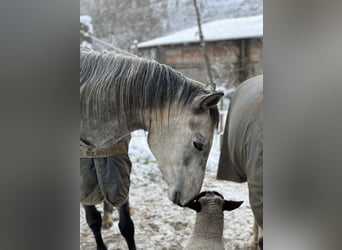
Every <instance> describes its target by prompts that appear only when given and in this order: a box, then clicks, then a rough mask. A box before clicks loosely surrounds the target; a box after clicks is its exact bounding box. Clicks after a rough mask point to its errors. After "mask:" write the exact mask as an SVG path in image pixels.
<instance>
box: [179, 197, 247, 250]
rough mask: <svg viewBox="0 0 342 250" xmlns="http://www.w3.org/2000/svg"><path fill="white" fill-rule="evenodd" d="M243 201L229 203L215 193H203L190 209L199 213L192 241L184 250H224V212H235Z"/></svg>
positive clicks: (190, 205)
mask: <svg viewBox="0 0 342 250" xmlns="http://www.w3.org/2000/svg"><path fill="white" fill-rule="evenodd" d="M242 203H243V202H242V201H227V200H225V199H224V198H223V196H222V195H221V194H219V193H218V192H215V191H205V192H201V193H200V194H199V195H198V196H197V197H196V198H195V199H194V200H193V201H191V202H189V203H188V204H187V205H186V207H189V208H191V209H193V210H195V211H196V212H197V214H196V223H195V227H194V229H193V232H192V236H191V239H190V241H189V243H188V244H187V245H186V247H185V248H184V250H201V249H205V250H209V249H210V250H224V245H223V238H222V235H223V211H224V210H228V211H231V210H234V209H236V208H238V207H240V205H241V204H242Z"/></svg>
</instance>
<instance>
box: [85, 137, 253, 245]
mask: <svg viewBox="0 0 342 250" xmlns="http://www.w3.org/2000/svg"><path fill="white" fill-rule="evenodd" d="M217 138H218V137H217V136H216V137H215V141H214V145H213V149H212V151H211V153H210V156H209V160H208V167H207V170H206V175H205V179H204V183H203V187H202V190H215V191H218V192H220V193H221V194H222V195H223V196H224V197H225V199H232V200H240V201H244V203H243V204H242V206H241V207H240V208H238V209H236V210H234V211H231V212H228V211H225V218H224V232H223V238H224V243H225V247H226V249H237V250H239V249H241V250H242V249H248V244H249V241H250V239H251V236H252V228H253V222H254V220H253V215H252V212H251V210H250V204H249V202H248V190H247V185H246V184H238V183H233V182H228V181H219V180H216V170H217V163H218V158H219V147H218V139H217ZM129 153H130V155H131V159H132V163H133V169H132V174H131V188H130V206H131V207H132V210H133V214H132V219H133V222H134V225H135V240H136V245H137V249H144V250H145V249H162V250H164V249H165V250H166V249H170V250H176V249H182V248H183V247H184V246H185V245H186V244H187V242H188V240H189V239H190V236H191V232H192V229H193V226H194V223H195V212H194V211H192V210H190V209H187V208H181V207H178V206H176V205H174V204H172V202H170V201H169V200H168V198H167V191H168V187H167V184H166V183H165V181H164V180H163V178H162V175H161V173H160V171H159V169H158V167H157V166H156V163H155V160H154V158H153V156H152V155H151V152H150V151H149V149H148V147H147V144H146V139H145V137H144V135H141V133H138V134H136V135H134V136H133V139H132V142H131V145H130V151H129ZM98 209H99V210H100V211H102V205H99V206H98ZM113 218H114V225H113V226H112V228H110V229H108V230H102V235H103V238H104V241H105V243H106V245H107V246H108V249H111V250H118V249H120V250H121V249H127V245H126V242H125V240H124V238H123V237H122V236H121V234H120V231H119V228H118V213H117V211H116V210H114V212H113ZM80 249H81V250H94V249H96V244H95V240H94V237H93V234H92V232H91V231H90V229H89V227H88V226H87V223H86V220H85V214H84V210H83V208H82V206H80ZM208 250H209V249H208Z"/></svg>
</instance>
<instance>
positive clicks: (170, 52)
mask: <svg viewBox="0 0 342 250" xmlns="http://www.w3.org/2000/svg"><path fill="white" fill-rule="evenodd" d="M202 31H203V35H204V40H205V42H206V49H207V52H208V55H209V59H210V62H211V70H212V71H211V72H212V75H213V78H214V79H213V80H214V82H215V83H217V84H218V85H219V86H222V87H224V88H230V87H231V86H237V85H238V84H239V83H241V82H242V81H244V80H245V79H247V78H249V77H252V76H254V75H258V74H262V72H263V68H262V48H263V40H262V38H263V16H262V15H259V16H252V17H243V18H234V19H223V20H218V21H213V22H208V23H205V24H202ZM138 49H139V53H140V55H141V56H142V57H145V58H152V59H155V60H157V61H159V62H160V63H164V64H167V65H170V66H172V67H173V68H174V69H176V70H178V71H180V72H182V73H183V74H185V75H186V76H188V77H190V78H193V79H195V80H198V81H201V82H204V83H206V82H208V81H209V79H208V75H207V70H206V65H205V60H204V56H203V52H202V49H201V47H200V43H199V34H198V27H197V26H195V27H192V28H189V29H184V30H181V31H178V32H175V33H172V34H169V35H166V36H163V37H159V38H156V39H152V40H149V41H145V42H142V43H139V44H138Z"/></svg>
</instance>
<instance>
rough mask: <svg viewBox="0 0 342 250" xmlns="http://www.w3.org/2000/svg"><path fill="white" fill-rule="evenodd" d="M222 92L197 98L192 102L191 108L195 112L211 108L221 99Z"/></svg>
mask: <svg viewBox="0 0 342 250" xmlns="http://www.w3.org/2000/svg"><path fill="white" fill-rule="evenodd" d="M223 95H224V94H223V93H222V92H214V93H210V94H207V95H203V96H200V97H197V98H196V99H195V101H194V104H193V107H194V109H195V110H200V109H210V108H213V107H214V106H215V105H216V104H217V103H218V102H219V101H220V100H221V98H222V96H223Z"/></svg>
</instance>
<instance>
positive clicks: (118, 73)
mask: <svg viewBox="0 0 342 250" xmlns="http://www.w3.org/2000/svg"><path fill="white" fill-rule="evenodd" d="M80 82H81V87H80V104H81V123H80V139H81V142H82V144H83V145H82V146H81V147H82V149H83V150H82V152H85V153H84V154H88V156H89V158H83V159H84V160H81V168H82V161H86V162H88V167H86V169H87V171H88V172H89V171H90V170H89V169H92V171H93V174H94V173H95V174H96V175H97V183H98V184H99V185H93V186H94V187H95V186H96V187H97V186H99V187H98V190H97V192H98V193H99V192H100V193H101V195H99V196H102V197H101V200H103V199H104V200H106V201H107V202H108V203H110V204H112V205H113V206H115V207H117V208H118V209H119V211H122V209H121V208H122V207H125V208H124V209H123V210H124V211H125V213H124V214H123V215H122V217H123V218H125V219H121V213H120V222H119V226H120V223H121V224H122V228H123V229H122V230H121V228H120V230H121V233H122V234H123V236H124V237H125V239H126V241H127V243H128V247H129V249H135V244H134V236H133V230H132V229H133V222H132V221H131V220H130V216H129V212H127V211H128V189H126V188H122V187H121V186H120V184H121V183H118V181H117V180H119V179H120V178H118V177H113V173H114V172H116V173H118V172H120V171H122V172H123V173H124V176H127V174H128V175H129V172H130V166H129V167H128V168H127V169H129V171H128V170H127V169H126V172H125V171H124V170H123V169H122V166H126V165H130V161H129V159H128V155H127V151H126V152H125V150H122V149H124V147H125V145H126V144H127V147H128V143H127V136H129V134H130V132H132V131H134V130H138V129H144V130H145V131H148V145H149V148H150V149H151V151H152V153H153V155H154V157H155V158H156V161H157V164H158V167H159V168H160V170H161V172H162V174H163V177H164V179H165V180H166V182H167V183H168V185H169V192H168V197H169V199H170V200H171V201H172V202H173V203H175V204H177V205H179V206H185V205H186V204H187V203H188V202H190V201H191V200H192V199H193V198H194V197H195V196H196V195H197V194H198V193H199V191H200V189H201V186H202V182H203V177H204V173H205V167H206V163H207V158H208V155H209V151H210V148H211V145H212V139H213V133H214V130H215V128H217V124H218V119H219V113H218V109H217V106H216V104H217V103H218V101H219V100H220V99H221V97H222V96H223V93H221V92H216V91H215V90H214V88H213V87H212V85H210V86H206V85H204V84H202V83H200V82H197V81H194V80H191V79H189V78H186V77H185V76H183V75H182V74H180V73H178V72H176V71H174V70H173V69H172V68H170V67H168V66H166V65H162V64H159V63H157V62H155V61H151V60H145V59H142V58H138V57H129V56H122V55H118V54H115V53H111V52H106V53H101V52H94V51H89V50H81V55H80ZM118 144H119V146H117V145H118ZM102 153H103V154H102ZM92 155H96V158H92ZM109 155H112V157H116V158H118V156H119V155H121V156H122V157H123V158H126V156H127V159H124V161H125V162H126V163H124V164H122V166H119V169H116V170H113V169H112V168H111V167H110V166H114V167H118V166H115V164H109V163H110V161H112V160H111V159H109V158H108V157H109ZM113 155H114V156H113ZM119 158H120V157H119ZM116 160H117V159H116ZM120 160H122V158H120ZM91 166H93V168H92V167H91ZM94 169H95V170H94ZM106 173H110V174H109V175H107V174H106ZM121 174H122V173H121ZM109 176H110V178H109ZM125 178H126V177H125ZM125 178H123V179H125ZM81 179H82V176H81ZM113 180H114V181H113ZM85 181H87V180H85ZM81 183H82V180H81ZM95 184H96V183H95ZM101 186H102V187H101ZM128 186H129V185H128ZM115 188H116V189H117V190H119V191H118V194H116V193H115V190H116V189H115ZM83 189H86V188H85V187H83ZM90 189H91V188H90ZM107 189H108V190H107ZM99 190H100V191H99ZM81 193H82V194H84V192H83V190H82V187H81ZM88 193H89V194H91V193H92V192H91V191H90V190H88ZM86 196H87V195H85V196H83V197H82V198H83V200H81V203H83V204H85V205H86V206H85V211H86V217H87V222H88V224H89V226H90V227H91V229H92V231H93V233H94V235H95V239H96V242H97V248H98V249H106V246H105V244H104V243H103V240H102V237H101V232H100V227H101V216H100V214H99V213H98V212H97V211H96V209H95V207H94V206H93V205H94V204H95V202H99V200H96V201H93V203H92V204H90V202H89V200H91V199H92V198H94V197H92V196H91V195H90V196H89V197H90V198H89V197H86ZM88 198H89V199H88ZM88 218H89V220H88ZM125 228H128V230H125Z"/></svg>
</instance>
